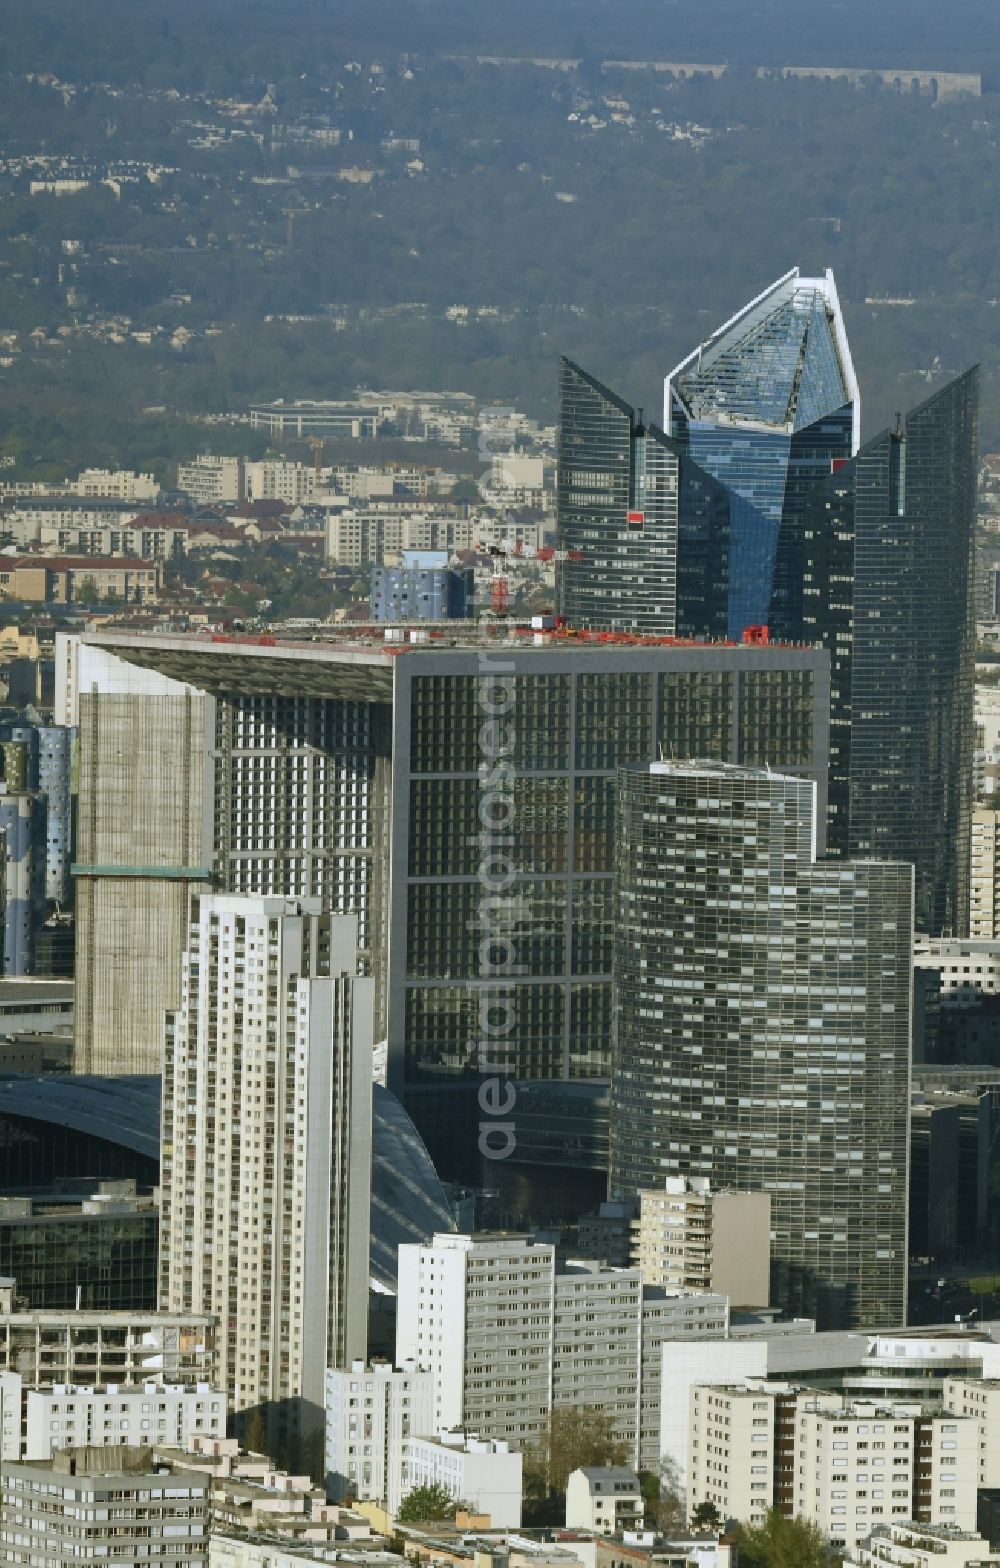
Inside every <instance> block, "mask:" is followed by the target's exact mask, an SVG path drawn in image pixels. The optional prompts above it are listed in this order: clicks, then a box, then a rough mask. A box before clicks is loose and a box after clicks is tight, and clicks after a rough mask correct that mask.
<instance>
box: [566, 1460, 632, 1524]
mask: <svg viewBox="0 0 1000 1568" xmlns="http://www.w3.org/2000/svg"><path fill="white" fill-rule="evenodd" d="M642 1518H643V1502H642V1489H641V1487H640V1485H639V1477H638V1476H637V1475H636V1473H635V1471H634V1470H627V1469H625V1468H624V1466H620V1465H606V1466H601V1467H597V1466H584V1467H582V1468H581V1469H579V1470H574V1471H573V1472H572V1474H571V1475H570V1478H569V1480H568V1481H567V1483H566V1528H567V1530H592V1531H593V1532H594V1534H595V1535H621V1534H622V1533H623V1532H624V1531H626V1530H635V1529H636V1528H637V1527H638V1526H641V1524H642Z"/></svg>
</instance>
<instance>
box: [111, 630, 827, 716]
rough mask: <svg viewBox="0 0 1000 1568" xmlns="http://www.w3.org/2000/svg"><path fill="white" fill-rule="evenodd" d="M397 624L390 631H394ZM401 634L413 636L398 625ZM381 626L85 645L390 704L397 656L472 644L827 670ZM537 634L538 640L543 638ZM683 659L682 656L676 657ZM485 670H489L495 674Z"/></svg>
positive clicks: (673, 641) (720, 651) (778, 647)
mask: <svg viewBox="0 0 1000 1568" xmlns="http://www.w3.org/2000/svg"><path fill="white" fill-rule="evenodd" d="M388 630H390V631H391V630H393V628H388ZM397 630H400V631H401V635H402V637H405V636H406V635H407V633H406V632H405V631H403V630H402V629H401V628H397ZM386 631H387V628H386V627H384V626H372V625H367V624H366V625H363V626H353V627H345V629H344V631H343V633H342V634H340V635H338V634H337V633H336V632H333V631H331V633H330V635H328V636H324V637H323V638H322V639H321V638H319V637H315V636H314V637H312V638H310V639H308V640H306V639H300V640H297V639H293V638H280V637H277V636H271V635H263V636H244V635H238V634H232V635H231V634H224V633H219V632H215V633H206V632H137V631H111V630H101V631H96V632H89V633H87V634H85V635H84V638H83V640H84V642H86V643H87V644H88V645H91V646H94V647H97V648H101V649H103V650H105V651H106V652H108V653H112V654H114V655H116V656H117V657H118V658H120V659H123V660H125V661H126V662H127V663H129V664H134V665H138V666H139V667H141V668H143V669H150V670H156V671H158V672H159V673H161V674H163V675H166V676H168V677H170V678H172V679H174V680H177V681H181V682H184V683H187V684H188V685H192V686H197V687H199V688H201V689H202V690H204V691H208V692H211V693H213V694H215V695H223V694H226V693H236V694H238V695H244V696H269V695H271V696H283V695H294V696H315V697H340V698H346V699H347V700H352V701H366V702H384V703H391V701H392V692H393V666H394V663H395V661H396V660H397V659H399V658H405V659H407V660H408V661H409V660H411V659H426V658H428V657H429V656H430V655H437V656H438V657H439V658H440V657H442V656H445V655H448V654H452V655H458V656H459V658H461V655H462V654H463V653H464V654H467V653H469V652H471V651H473V650H480V651H486V650H490V651H492V652H493V653H494V654H495V655H496V657H497V658H501V657H503V655H504V654H507V653H511V654H517V655H518V656H520V657H522V658H523V657H525V656H527V657H528V658H530V660H531V662H534V661H535V660H536V659H538V660H545V661H548V660H550V659H552V660H556V659H563V660H565V659H567V658H575V657H577V656H578V655H579V656H581V657H584V656H587V655H589V662H590V663H591V664H592V665H593V664H594V663H599V664H604V663H605V662H606V663H607V666H608V667H609V668H613V667H614V668H617V667H620V666H619V665H618V664H616V663H615V660H616V659H622V658H624V659H626V660H627V659H628V657H629V655H631V654H635V655H638V654H643V653H645V654H655V653H656V652H658V651H666V650H667V649H674V650H676V651H677V653H678V654H679V655H681V656H683V655H684V654H687V655H689V656H690V655H694V656H696V657H697V658H698V659H699V660H700V659H705V658H708V659H709V660H711V659H712V658H713V656H715V657H716V658H719V659H720V660H724V659H732V657H733V656H734V655H737V656H739V657H740V659H741V660H742V659H744V658H745V659H746V661H747V664H748V666H752V665H754V664H756V665H758V666H761V665H762V666H764V667H765V668H768V667H770V668H773V667H774V666H775V665H776V664H779V663H780V664H784V663H785V662H786V661H787V659H788V656H789V655H792V656H793V657H794V656H797V657H799V658H801V660H802V662H803V664H804V665H806V666H812V667H814V668H815V667H817V666H820V665H823V666H826V665H827V663H828V655H827V653H826V651H825V650H824V649H822V648H816V647H809V646H806V645H804V644H784V643H773V642H767V643H757V644H749V643H733V642H725V641H719V642H699V641H696V640H694V639H689V638H680V637H642V636H638V635H633V634H631V633H610V632H580V631H568V630H565V629H563V630H556V631H552V632H549V631H543V632H536V631H535V629H533V628H532V627H531V626H526V625H520V624H519V625H517V626H502V627H500V628H497V627H496V626H495V625H493V624H484V623H482V622H475V621H471V622H470V621H455V622H453V623H450V624H449V626H448V629H447V630H446V631H445V630H437V629H435V630H434V631H430V632H424V631H421V632H419V633H418V635H419V639H420V640H418V641H416V642H410V641H403V640H399V641H396V640H394V639H392V638H389V639H387V637H386ZM536 637H538V638H539V640H538V641H536ZM679 662H682V661H681V660H679ZM486 673H489V672H488V671H487V672H486Z"/></svg>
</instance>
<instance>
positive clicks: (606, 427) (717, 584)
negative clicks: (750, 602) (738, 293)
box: [558, 359, 730, 638]
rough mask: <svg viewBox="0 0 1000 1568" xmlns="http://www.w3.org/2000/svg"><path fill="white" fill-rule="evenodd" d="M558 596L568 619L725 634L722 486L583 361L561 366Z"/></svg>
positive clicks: (606, 626) (674, 632)
mask: <svg viewBox="0 0 1000 1568" xmlns="http://www.w3.org/2000/svg"><path fill="white" fill-rule="evenodd" d="M558 502H559V539H560V544H561V545H562V546H563V548H564V549H569V550H572V551H574V552H579V554H580V556H581V559H579V560H576V561H566V562H565V563H564V564H563V567H562V573H561V579H560V607H561V610H562V613H563V614H564V615H565V616H566V618H567V620H568V621H569V622H570V624H571V625H573V626H579V627H585V628H589V629H592V630H598V631H630V632H645V633H651V634H654V635H661V636H694V637H713V638H714V637H724V636H725V635H726V630H727V626H728V621H729V615H728V608H727V595H728V592H729V516H730V503H729V497H728V495H727V493H726V490H725V488H724V487H723V486H722V485H721V484H719V483H718V481H717V480H715V479H713V478H712V476H711V475H710V474H708V473H706V472H705V471H704V470H703V469H701V468H699V466H698V464H697V463H695V462H693V461H692V460H691V458H690V457H689V456H687V455H686V453H685V452H684V450H683V448H682V447H681V446H680V445H679V444H678V443H677V442H676V441H672V440H671V439H670V438H669V437H668V436H665V435H664V433H663V431H662V430H660V429H658V427H657V426H656V425H646V424H644V423H643V419H642V413H641V411H639V412H637V411H636V410H635V409H634V408H631V407H630V406H629V405H628V404H627V403H624V402H623V401H622V399H621V398H619V397H617V396H616V395H615V393H613V392H610V391H609V390H608V388H607V387H605V386H602V385H601V383H600V382H599V381H595V380H594V378H593V377H592V376H588V375H587V373H586V371H583V370H581V369H580V368H579V366H578V365H574V364H573V363H572V362H571V361H570V360H568V359H564V360H562V362H561V365H560V378H559V491H558Z"/></svg>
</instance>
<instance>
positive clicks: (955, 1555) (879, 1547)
mask: <svg viewBox="0 0 1000 1568" xmlns="http://www.w3.org/2000/svg"><path fill="white" fill-rule="evenodd" d="M930 1563H933V1564H934V1568H995V1565H997V1564H1000V1553H994V1552H992V1551H991V1550H990V1543H989V1542H988V1541H986V1540H984V1539H983V1537H982V1536H981V1535H977V1534H976V1532H975V1531H974V1530H958V1529H956V1528H955V1527H954V1525H929V1524H915V1523H914V1522H913V1520H912V1519H908V1520H905V1521H900V1522H899V1523H896V1524H883V1525H879V1526H878V1528H877V1529H875V1530H873V1531H872V1533H871V1535H869V1536H868V1537H867V1538H866V1539H865V1540H864V1541H861V1542H860V1543H859V1545H858V1546H856V1547H855V1549H854V1551H853V1552H851V1554H850V1556H849V1557H845V1558H844V1562H843V1568H928V1565H929V1564H930Z"/></svg>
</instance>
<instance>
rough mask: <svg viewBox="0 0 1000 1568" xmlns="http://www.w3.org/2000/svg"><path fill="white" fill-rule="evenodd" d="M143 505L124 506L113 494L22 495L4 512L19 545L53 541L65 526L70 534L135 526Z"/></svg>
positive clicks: (8, 528) (13, 536)
mask: <svg viewBox="0 0 1000 1568" xmlns="http://www.w3.org/2000/svg"><path fill="white" fill-rule="evenodd" d="M140 512H141V509H140V507H139V506H135V507H132V506H131V505H128V506H122V504H121V502H120V501H116V500H114V499H113V498H111V497H108V496H104V497H99V496H95V497H94V498H93V500H84V499H81V498H80V497H79V496H69V495H62V496H60V495H54V496H33V497H32V496H29V497H22V498H21V499H20V500H19V501H18V502H17V505H16V506H12V507H11V508H10V510H9V511H8V512H6V513H5V514H4V528H5V529H6V530H7V531H8V532H9V533H10V534H11V536H12V538H13V539H14V542H15V544H16V545H31V544H40V543H41V542H42V539H43V537H44V539H45V540H46V542H47V543H48V544H50V545H51V544H52V543H53V542H54V541H55V540H56V539H58V537H59V535H60V532H61V531H63V530H65V532H66V534H67V537H70V536H75V535H76V534H77V533H85V534H86V533H95V532H96V533H100V532H101V531H102V530H104V529H121V528H124V527H132V526H133V525H134V524H135V522H136V519H137V518H138V517H139V516H140Z"/></svg>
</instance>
